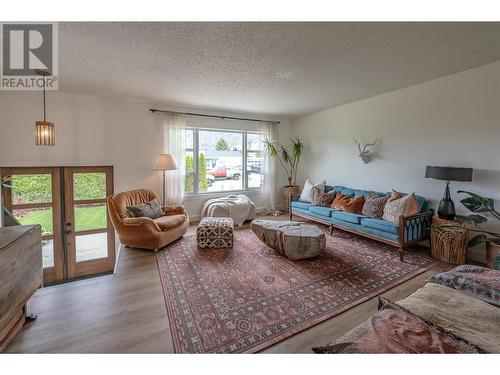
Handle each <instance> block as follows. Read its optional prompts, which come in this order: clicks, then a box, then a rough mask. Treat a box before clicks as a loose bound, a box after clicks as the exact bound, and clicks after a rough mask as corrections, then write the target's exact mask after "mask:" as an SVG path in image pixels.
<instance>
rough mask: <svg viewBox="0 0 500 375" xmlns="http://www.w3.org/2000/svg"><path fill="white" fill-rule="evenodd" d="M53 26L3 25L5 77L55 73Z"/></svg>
mask: <svg viewBox="0 0 500 375" xmlns="http://www.w3.org/2000/svg"><path fill="white" fill-rule="evenodd" d="M52 26H53V25H52V24H3V25H2V36H3V37H2V39H3V40H2V44H3V51H2V52H3V53H2V55H3V61H2V65H3V72H2V73H3V76H9V75H15V76H21V75H33V71H34V70H35V69H41V70H46V71H48V72H50V73H52V72H53V56H52V49H53V41H52Z"/></svg>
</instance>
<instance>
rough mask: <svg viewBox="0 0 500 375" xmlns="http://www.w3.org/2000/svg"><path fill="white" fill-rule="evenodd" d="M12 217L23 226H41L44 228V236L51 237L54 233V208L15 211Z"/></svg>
mask: <svg viewBox="0 0 500 375" xmlns="http://www.w3.org/2000/svg"><path fill="white" fill-rule="evenodd" d="M12 215H14V217H15V218H16V220H17V221H19V222H20V223H21V224H22V225H34V224H40V225H41V226H42V235H51V234H53V233H54V232H53V227H52V208H29V209H20V210H13V211H12Z"/></svg>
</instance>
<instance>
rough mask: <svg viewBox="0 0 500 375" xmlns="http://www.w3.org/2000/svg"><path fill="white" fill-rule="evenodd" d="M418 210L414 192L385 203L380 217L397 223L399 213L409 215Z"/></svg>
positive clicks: (416, 212)
mask: <svg viewBox="0 0 500 375" xmlns="http://www.w3.org/2000/svg"><path fill="white" fill-rule="evenodd" d="M419 212H420V206H419V205H418V202H417V198H415V193H411V194H408V195H405V196H404V197H402V198H399V199H395V200H393V201H391V202H388V203H386V205H385V207H384V215H383V216H382V219H384V220H387V221H390V222H391V223H394V224H399V217H400V216H401V215H403V216H411V215H415V214H418V213H419Z"/></svg>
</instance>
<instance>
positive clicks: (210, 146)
mask: <svg viewBox="0 0 500 375" xmlns="http://www.w3.org/2000/svg"><path fill="white" fill-rule="evenodd" d="M198 143H199V150H200V154H199V156H198V160H199V166H198V190H199V191H200V192H204V191H209V192H222V191H231V190H241V189H242V188H243V184H242V181H243V179H242V178H241V170H242V165H243V153H242V150H243V134H242V133H237V132H220V131H210V130H200V131H199V132H198Z"/></svg>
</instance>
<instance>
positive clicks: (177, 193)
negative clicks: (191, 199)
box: [157, 112, 186, 205]
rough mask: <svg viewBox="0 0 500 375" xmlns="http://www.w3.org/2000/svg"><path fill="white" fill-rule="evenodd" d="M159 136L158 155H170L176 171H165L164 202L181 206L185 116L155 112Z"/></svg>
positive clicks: (184, 172) (182, 197) (183, 180)
mask: <svg viewBox="0 0 500 375" xmlns="http://www.w3.org/2000/svg"><path fill="white" fill-rule="evenodd" d="M157 116H158V128H159V134H160V135H161V137H160V138H161V146H160V147H161V149H160V153H163V154H171V155H172V157H173V158H174V160H175V164H176V165H177V170H175V171H167V177H166V183H165V187H166V191H165V200H166V203H167V205H169V204H181V203H182V201H183V199H184V182H185V174H186V169H185V161H186V133H185V128H186V116H185V115H182V114H179V113H173V112H157Z"/></svg>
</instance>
